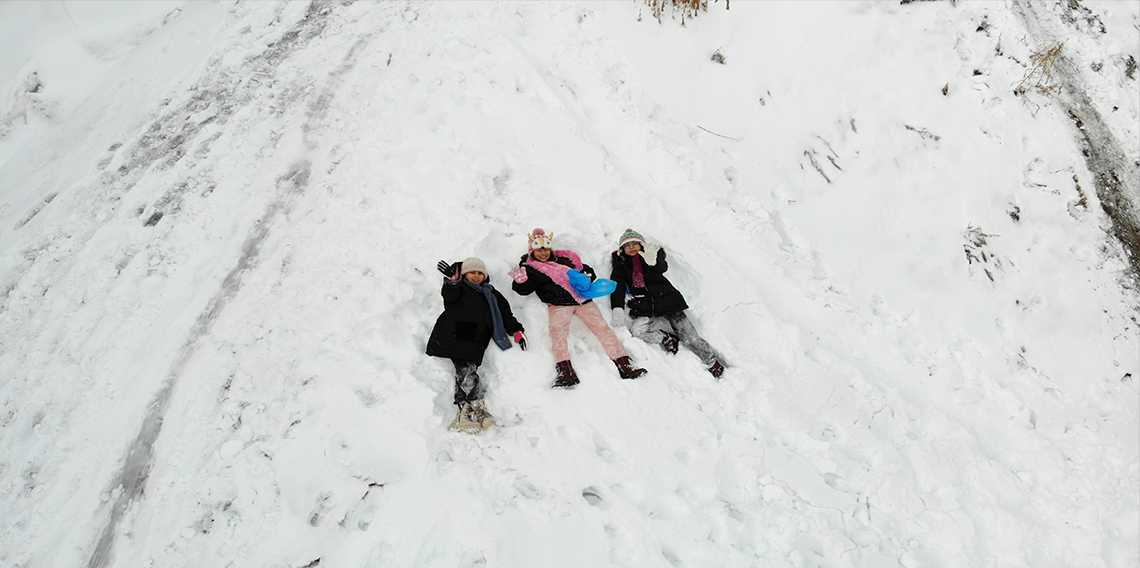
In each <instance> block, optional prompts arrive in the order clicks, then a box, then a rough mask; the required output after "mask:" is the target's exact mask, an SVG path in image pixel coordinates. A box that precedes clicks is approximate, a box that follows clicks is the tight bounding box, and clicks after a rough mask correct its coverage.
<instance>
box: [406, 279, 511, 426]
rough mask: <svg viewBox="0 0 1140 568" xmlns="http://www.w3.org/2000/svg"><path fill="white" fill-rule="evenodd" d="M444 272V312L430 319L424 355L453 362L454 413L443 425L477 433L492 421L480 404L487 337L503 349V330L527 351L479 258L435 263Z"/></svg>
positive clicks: (505, 343)
mask: <svg viewBox="0 0 1140 568" xmlns="http://www.w3.org/2000/svg"><path fill="white" fill-rule="evenodd" d="M436 267H437V268H438V269H439V271H440V272H441V273H443V275H444V277H445V278H444V282H443V289H442V290H441V291H440V293H441V294H442V295H443V313H442V314H440V315H439V319H437V320H436V321H435V327H434V328H432V330H431V337H430V338H429V339H428V344H427V354H428V355H432V356H434V357H446V358H448V359H451V362H452V363H453V364H454V365H455V405H456V406H457V407H459V412H458V413H457V414H456V415H455V420H454V421H452V423H451V425H450V426H448V428H449V429H451V430H459V431H463V432H467V433H469V434H477V433H479V432H482V431H483V430H485V429H487V428H488V427H490V426H491V425H492V424H494V423H495V419H494V418H493V417H492V416H491V413H489V412H487V407H486V405H484V404H483V383H482V382H481V381H480V380H479V372H478V371H479V365H480V364H481V363H483V353H484V352H485V351H486V350H487V344H488V343H490V342H491V340H492V339H494V340H495V345H497V346H498V347H499V349H502V350H504V351H506V350H507V349H510V348H511V342H510V340H508V339H507V334H512V335H514V338H515V342H516V343H518V344H519V347H521V348H522V349H523V350H524V351H525V350H526V335H524V334H523V327H522V325H521V324H519V322H518V320H516V319H515V316H514V315H513V314H512V313H511V305H510V304H508V303H507V300H506V298H504V297H503V295H502V294H500V293H499V291H498V290H495V289H494V288H493V287H491V281H490V278H489V277H488V276H487V267H486V266H485V265H484V264H483V261H482V260H479V259H478V258H468V259H467V260H464V261H463V262H462V263H460V262H456V263H453V264H450V265H449V264H448V263H446V262H444V261H442V260H441V261H439V264H438V265H436Z"/></svg>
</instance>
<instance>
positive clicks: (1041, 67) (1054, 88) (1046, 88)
mask: <svg viewBox="0 0 1140 568" xmlns="http://www.w3.org/2000/svg"><path fill="white" fill-rule="evenodd" d="M1064 46H1065V43H1064V42H1058V43H1054V44H1052V45H1050V46H1048V47H1046V48H1045V49H1042V50H1041V51H1038V52H1037V53H1034V54H1033V55H1032V56H1031V57H1030V61H1031V62H1032V66H1031V67H1030V68H1029V70H1028V71H1026V72H1025V76H1024V77H1022V78H1021V82H1019V83H1018V84H1017V86H1016V87H1014V88H1013V90H1014V92H1016V93H1017V94H1019V95H1024V94H1025V93H1026V92H1028V91H1030V90H1033V91H1036V92H1037V93H1040V94H1042V95H1045V96H1053V95H1056V94H1058V93H1059V92H1060V90H1061V79H1060V78H1058V77H1057V58H1058V57H1059V56H1060V55H1061V48H1062V47H1064Z"/></svg>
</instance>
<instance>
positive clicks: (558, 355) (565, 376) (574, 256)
mask: <svg viewBox="0 0 1140 568" xmlns="http://www.w3.org/2000/svg"><path fill="white" fill-rule="evenodd" d="M528 238H529V244H530V247H529V248H530V252H528V253H527V254H525V255H523V257H522V260H520V261H519V265H518V268H515V269H513V270H511V271H510V275H511V278H513V279H514V281H515V283H514V284H512V285H511V288H512V289H514V291H515V292H518V293H519V294H522V295H523V296H526V295H528V294H531V293H534V292H537V293H538V299H540V300H542V302H543V303H545V304H546V305H547V306H548V309H549V311H550V343H551V350H552V351H553V352H554V360H555V362H556V363H555V369H556V370H557V372H558V376H557V378H555V380H554V385H553V386H555V387H572V386H574V385H576V384H578V382H579V381H578V375H577V373H575V372H574V367H573V366H571V365H570V349H569V346H568V345H567V336H568V335H569V334H570V321H571V318H572V317H573V316H578V319H580V320H582V323H584V324H586V327H587V328H589V330H590V331H591V332H593V334H594V336H595V337H597V338H598V341H601V342H602V348H603V349H605V351H606V355H607V356H609V358H610V359H611V360H613V362H614V365H616V366H617V368H618V374H619V375H621V378H623V379H636V378H637V377H640V376H641V375H644V374H645V369H638V368H635V367H634V366H633V364H632V363H631V362H630V360H629V356H628V355H626V354H625V350H624V349H622V346H621V341H619V340H618V338H617V336H616V335H614V332H613V330H612V329H610V326H609V325H608V324H606V320H605V319H604V318H603V317H602V312H601V310H599V309H598V305H597V304H595V303H594V301H593V300H591V299H590V298H589V297H588V296H590V295H591V293H590V292H591V289H593V288H595V287H594V286H592V284H593V281H594V280H596V276H595V275H594V269H592V268H590V267H589V266H588V265H586V264H582V259H581V257H579V256H578V253H576V252H574V251H570V250H554V249H553V248H552V247H553V245H554V241H553V238H554V235H553V234H551V235H547V234H546V232H545V231H543V230H542V229H535V230H534V232H532V233H531V234H530V235H528ZM583 274H584V275H585V278H584V277H583ZM586 279H588V281H587V282H582V281H584V280H586Z"/></svg>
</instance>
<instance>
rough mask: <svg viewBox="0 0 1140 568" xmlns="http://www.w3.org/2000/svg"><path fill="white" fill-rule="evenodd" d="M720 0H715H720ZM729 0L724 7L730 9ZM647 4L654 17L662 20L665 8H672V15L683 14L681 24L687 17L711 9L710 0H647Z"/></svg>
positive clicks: (717, 0) (726, 0)
mask: <svg viewBox="0 0 1140 568" xmlns="http://www.w3.org/2000/svg"><path fill="white" fill-rule="evenodd" d="M719 1H720V0H713V2H719ZM728 3H729V0H724V9H725V10H727V9H728ZM645 5H646V6H649V10H650V12H651V13H652V14H653V17H654V18H657V21H658V22H660V21H661V19H662V17H663V16H664V15H665V10H667V9H669V10H671V13H670V17H673V18H675V17H677V14H680V15H681V25H682V26H683V25H685V20H686V19H687V18H693V17H696V16H697V14H699V13H700V12H708V11H709V2H708V0H645Z"/></svg>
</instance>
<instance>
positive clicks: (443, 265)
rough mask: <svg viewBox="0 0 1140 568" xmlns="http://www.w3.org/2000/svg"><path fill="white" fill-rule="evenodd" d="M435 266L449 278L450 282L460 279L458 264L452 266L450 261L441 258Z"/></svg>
mask: <svg viewBox="0 0 1140 568" xmlns="http://www.w3.org/2000/svg"><path fill="white" fill-rule="evenodd" d="M435 268H436V270H438V271H439V273H440V274H442V275H443V276H444V278H446V279H447V281H448V282H451V283H454V282H458V281H459V266H458V265H456V266H455V268H452V267H451V264H450V263H449V262H447V261H446V260H441V261H439V264H436V265H435Z"/></svg>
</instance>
